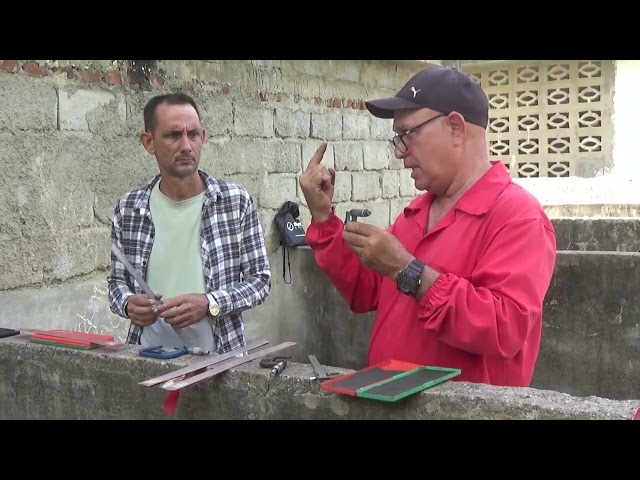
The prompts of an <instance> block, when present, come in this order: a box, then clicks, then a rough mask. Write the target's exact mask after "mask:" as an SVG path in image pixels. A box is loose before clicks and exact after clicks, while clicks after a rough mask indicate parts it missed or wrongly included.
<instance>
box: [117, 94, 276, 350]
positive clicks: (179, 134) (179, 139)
mask: <svg viewBox="0 0 640 480" xmlns="http://www.w3.org/2000/svg"><path fill="white" fill-rule="evenodd" d="M144 127H145V131H144V133H142V134H140V142H141V143H142V145H143V146H144V148H145V149H146V150H147V152H149V153H150V154H152V155H155V157H156V160H157V162H158V167H159V170H160V173H159V175H157V176H156V177H155V178H153V179H152V180H151V181H150V182H149V183H148V184H147V185H146V186H144V187H142V188H140V189H137V190H134V191H132V192H129V193H127V194H125V195H124V196H123V197H122V198H120V200H119V201H118V203H117V205H116V208H115V212H114V215H113V219H112V228H111V242H112V244H113V245H115V246H116V247H117V248H118V249H119V250H120V251H121V252H123V253H124V255H125V256H126V257H127V259H128V260H129V262H130V263H131V264H132V266H133V267H134V268H135V269H137V270H138V271H139V272H140V273H141V275H142V276H143V278H145V281H146V282H147V283H148V284H149V287H150V288H151V289H152V290H153V292H155V293H156V298H157V299H158V300H160V302H159V305H158V304H157V302H156V301H155V300H154V299H151V298H149V296H148V295H147V294H146V293H144V291H143V290H142V288H141V286H140V285H138V284H137V282H135V280H134V279H133V277H132V276H131V275H130V274H129V272H128V271H127V270H126V269H125V268H124V265H123V264H122V263H121V262H120V261H118V260H117V258H116V257H115V255H113V254H112V255H111V273H110V275H109V277H108V284H109V301H110V306H111V311H112V312H114V313H115V314H117V315H120V316H121V317H124V318H128V319H129V320H130V321H131V326H130V328H129V334H128V337H127V343H133V344H142V345H143V346H150V345H163V346H164V347H165V348H173V347H178V348H179V347H183V346H187V347H189V348H192V347H200V348H202V349H204V350H206V351H210V352H216V353H224V352H228V351H230V350H232V349H234V348H236V347H240V346H244V345H245V344H246V341H245V337H244V326H243V320H242V312H243V311H244V310H246V309H249V308H253V307H255V306H257V305H259V304H261V303H262V302H264V300H265V299H266V297H267V295H268V294H269V291H270V288H271V271H270V265H269V261H268V259H267V252H266V248H265V243H264V237H263V232H262V228H261V226H260V222H259V219H258V213H257V210H256V207H255V204H254V202H253V200H252V198H251V196H250V194H249V193H248V192H247V190H245V189H244V188H242V187H240V186H239V185H235V184H233V183H229V182H226V181H223V180H218V179H215V178H213V177H211V176H209V175H207V174H206V173H205V172H204V171H202V170H200V169H199V167H198V165H199V162H200V154H201V151H202V146H203V144H204V141H205V137H206V132H205V129H204V128H203V127H202V125H201V123H200V112H199V109H198V107H197V105H196V103H195V101H194V100H193V99H192V98H191V97H189V96H188V95H185V94H168V95H161V96H156V97H154V98H152V99H151V100H150V101H149V102H148V103H147V105H146V107H145V109H144Z"/></svg>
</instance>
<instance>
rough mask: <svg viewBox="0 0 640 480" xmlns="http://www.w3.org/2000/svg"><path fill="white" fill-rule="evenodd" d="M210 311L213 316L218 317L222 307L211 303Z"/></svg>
mask: <svg viewBox="0 0 640 480" xmlns="http://www.w3.org/2000/svg"><path fill="white" fill-rule="evenodd" d="M209 313H210V314H211V316H213V317H216V316H218V314H219V313H220V307H219V306H218V305H209Z"/></svg>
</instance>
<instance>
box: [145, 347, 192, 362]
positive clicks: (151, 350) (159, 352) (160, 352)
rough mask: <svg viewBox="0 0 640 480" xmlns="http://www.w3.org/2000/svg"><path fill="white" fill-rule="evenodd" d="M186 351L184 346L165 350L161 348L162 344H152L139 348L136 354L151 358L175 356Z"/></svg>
mask: <svg viewBox="0 0 640 480" xmlns="http://www.w3.org/2000/svg"><path fill="white" fill-rule="evenodd" d="M185 353H187V349H186V347H182V348H172V349H170V350H165V349H163V348H162V345H152V346H150V347H145V348H141V349H140V350H139V351H138V354H139V355H140V356H141V357H151V358H162V359H167V358H176V357H179V356H180V355H184V354H185Z"/></svg>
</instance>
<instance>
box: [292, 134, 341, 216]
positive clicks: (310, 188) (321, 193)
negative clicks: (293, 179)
mask: <svg viewBox="0 0 640 480" xmlns="http://www.w3.org/2000/svg"><path fill="white" fill-rule="evenodd" d="M326 151H327V142H322V144H321V145H320V146H319V147H318V149H317V150H316V153H315V154H314V155H313V157H311V160H309V164H308V165H307V168H306V169H305V170H304V172H302V175H301V176H300V188H302V193H303V195H304V198H305V199H306V201H307V206H308V207H309V210H310V211H311V216H312V217H313V219H314V220H315V221H316V222H323V221H325V220H326V219H327V218H329V215H330V214H331V202H332V201H333V188H334V186H335V183H336V170H335V169H334V168H332V167H330V168H327V167H326V166H324V165H322V164H321V162H322V157H323V156H324V152H326Z"/></svg>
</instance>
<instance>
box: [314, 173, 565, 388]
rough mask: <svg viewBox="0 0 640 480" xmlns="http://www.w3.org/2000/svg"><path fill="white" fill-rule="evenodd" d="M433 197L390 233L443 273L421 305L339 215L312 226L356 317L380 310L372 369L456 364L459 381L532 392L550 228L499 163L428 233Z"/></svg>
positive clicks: (420, 200) (549, 263)
mask: <svg viewBox="0 0 640 480" xmlns="http://www.w3.org/2000/svg"><path fill="white" fill-rule="evenodd" d="M433 198H434V197H433V195H432V194H430V193H424V194H422V195H420V196H419V197H417V198H415V199H414V200H413V201H412V202H411V203H410V204H409V205H408V206H407V207H406V208H405V209H404V211H403V212H402V213H401V214H400V215H399V216H398V218H397V219H396V221H395V223H393V224H392V225H391V226H390V227H389V228H388V230H389V231H390V232H391V233H393V234H394V235H395V236H396V237H397V238H398V239H399V240H400V242H401V243H402V244H403V245H404V247H405V248H406V249H407V250H408V251H409V252H410V253H411V254H412V255H414V256H415V257H416V258H418V259H420V260H422V261H423V262H425V263H426V264H427V265H429V266H430V267H432V268H434V269H435V270H437V271H438V272H440V276H439V277H438V279H437V280H436V281H435V283H434V284H433V285H432V286H431V287H430V288H429V289H428V290H427V292H426V294H425V295H424V296H423V297H422V299H420V301H416V299H414V298H413V297H410V296H407V295H405V294H403V293H400V292H399V291H398V290H397V288H396V284H395V281H394V280H391V279H389V278H387V277H383V276H381V275H380V274H378V273H375V272H373V271H372V270H370V269H368V268H366V267H365V266H363V265H362V264H361V263H360V261H359V259H358V258H357V257H356V255H355V254H354V253H353V252H352V251H351V249H350V248H349V246H348V245H347V243H346V242H345V241H344V240H343V239H342V232H343V223H342V220H341V219H340V218H339V217H338V216H337V215H335V214H332V215H331V216H330V217H329V218H328V219H327V220H326V221H324V222H315V221H312V222H311V224H310V225H309V228H308V229H307V242H308V244H309V246H310V247H311V248H312V249H313V251H314V254H315V258H316V262H317V263H318V265H319V266H320V267H321V268H322V269H323V270H324V271H325V272H326V274H327V275H328V276H329V278H330V279H331V281H332V283H333V284H334V285H335V287H336V288H337V290H338V291H339V292H340V294H341V295H342V297H343V298H344V299H345V300H346V302H347V303H348V304H349V307H350V308H351V310H352V311H354V312H358V313H361V312H368V311H372V310H377V312H376V315H375V320H374V325H373V330H372V333H371V340H370V345H369V355H368V365H374V364H377V363H380V362H382V361H385V360H389V359H394V360H403V361H407V362H412V363H417V364H420V365H430V366H439V367H452V368H459V369H461V371H462V373H461V375H459V376H458V377H455V380H458V381H471V382H476V383H487V384H492V385H510V386H528V385H529V384H530V382H531V378H532V376H533V371H534V366H535V363H536V360H537V357H538V351H539V347H540V338H541V330H542V305H543V300H544V297H545V295H546V292H547V289H548V287H549V284H550V282H551V277H552V274H553V269H554V265H555V258H556V238H555V232H554V228H553V225H552V224H551V222H550V221H549V219H548V218H547V216H546V214H545V213H544V211H543V209H542V207H541V206H540V204H539V202H538V201H537V200H536V199H535V198H534V197H533V196H532V195H531V194H530V193H529V192H527V191H526V190H525V189H523V188H522V187H520V186H519V185H517V184H515V183H513V182H512V181H511V177H510V176H509V174H508V172H507V171H506V169H505V167H504V166H503V165H502V163H500V162H495V163H494V164H493V166H492V168H491V169H490V170H489V171H488V172H487V173H486V174H485V175H484V176H483V177H482V178H481V179H480V180H479V181H478V182H476V183H475V184H474V185H473V186H472V187H471V188H470V189H469V190H468V191H467V192H466V193H465V194H464V195H463V196H462V197H461V198H460V199H459V200H458V202H457V203H456V205H455V206H454V207H453V208H452V209H451V210H450V211H449V212H448V213H447V214H446V215H445V217H444V218H443V219H442V220H441V221H440V222H439V223H438V224H437V225H435V226H434V228H432V230H431V231H429V232H428V233H427V234H426V235H424V234H423V232H424V230H425V226H426V224H427V219H428V214H429V207H430V205H431V202H432V200H433Z"/></svg>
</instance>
